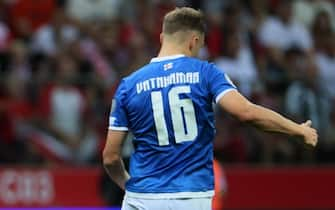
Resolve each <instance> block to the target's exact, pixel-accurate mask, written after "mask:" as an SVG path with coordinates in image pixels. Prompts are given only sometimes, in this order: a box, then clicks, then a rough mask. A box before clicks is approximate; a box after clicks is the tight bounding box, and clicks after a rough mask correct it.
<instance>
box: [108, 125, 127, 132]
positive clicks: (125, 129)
mask: <svg viewBox="0 0 335 210" xmlns="http://www.w3.org/2000/svg"><path fill="white" fill-rule="evenodd" d="M108 129H109V130H115V131H128V130H129V129H128V128H127V127H117V126H109V128H108Z"/></svg>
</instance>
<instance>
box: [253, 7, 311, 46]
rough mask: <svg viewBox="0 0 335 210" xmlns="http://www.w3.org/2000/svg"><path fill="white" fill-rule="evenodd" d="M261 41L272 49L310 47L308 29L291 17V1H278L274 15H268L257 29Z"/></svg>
mask: <svg viewBox="0 0 335 210" xmlns="http://www.w3.org/2000/svg"><path fill="white" fill-rule="evenodd" d="M259 40H260V41H261V43H262V44H263V45H264V46H265V47H267V48H270V49H272V50H274V51H278V50H287V49H289V48H291V47H294V46H297V47H299V48H302V49H304V50H310V49H311V48H312V40H311V36H310V33H309V31H307V29H306V28H305V27H304V26H303V25H301V24H300V23H299V22H296V21H295V20H294V19H293V17H292V1H289V0H285V1H278V3H277V5H276V12H275V15H274V16H269V17H268V18H267V19H266V20H265V22H264V23H263V24H262V25H261V27H260V29H259Z"/></svg>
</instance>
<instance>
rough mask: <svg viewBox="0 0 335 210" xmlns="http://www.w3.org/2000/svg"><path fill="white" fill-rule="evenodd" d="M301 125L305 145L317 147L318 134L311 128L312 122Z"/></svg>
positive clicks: (308, 121)
mask: <svg viewBox="0 0 335 210" xmlns="http://www.w3.org/2000/svg"><path fill="white" fill-rule="evenodd" d="M300 125H301V128H302V133H303V138H304V142H305V144H307V145H311V146H313V147H315V146H316V144H317V142H318V133H317V131H316V130H315V129H314V128H312V127H311V126H312V121H310V120H307V121H306V122H304V123H302V124H300Z"/></svg>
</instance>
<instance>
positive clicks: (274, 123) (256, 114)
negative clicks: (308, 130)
mask: <svg viewBox="0 0 335 210" xmlns="http://www.w3.org/2000/svg"><path fill="white" fill-rule="evenodd" d="M251 106H252V108H251V112H252V115H251V116H252V117H251V118H250V119H249V121H250V122H251V123H252V124H254V125H255V126H256V127H258V128H260V129H262V130H264V131H270V132H278V133H285V134H288V135H292V136H303V133H302V132H303V129H301V125H299V124H297V123H295V122H293V121H292V120H289V119H287V118H285V117H283V116H282V115H280V114H278V113H276V112H274V111H272V110H270V109H267V108H264V107H262V106H258V105H254V104H253V105H251Z"/></svg>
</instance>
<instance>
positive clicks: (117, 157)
mask: <svg viewBox="0 0 335 210" xmlns="http://www.w3.org/2000/svg"><path fill="white" fill-rule="evenodd" d="M126 136H127V132H125V131H114V130H109V131H108V135H107V141H106V145H105V148H104V150H103V154H102V156H103V165H104V168H105V170H106V172H107V173H108V175H109V176H110V178H111V179H112V180H113V181H114V182H115V183H116V184H117V185H118V186H119V187H120V188H121V189H123V190H124V189H125V184H126V182H127V180H128V179H129V177H130V176H129V174H128V172H127V171H126V169H125V167H124V163H123V161H122V158H121V149H122V143H123V141H124V139H125V137H126Z"/></svg>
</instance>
